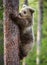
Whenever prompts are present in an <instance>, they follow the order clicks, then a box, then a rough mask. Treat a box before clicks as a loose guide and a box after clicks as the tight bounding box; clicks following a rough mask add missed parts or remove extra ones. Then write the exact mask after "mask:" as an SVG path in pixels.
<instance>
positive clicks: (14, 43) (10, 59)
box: [3, 0, 19, 65]
mask: <svg viewBox="0 0 47 65" xmlns="http://www.w3.org/2000/svg"><path fill="white" fill-rule="evenodd" d="M3 4H4V5H3V6H4V65H19V29H18V26H17V25H16V24H14V23H13V21H12V20H11V19H10V17H9V14H11V13H13V14H15V15H16V16H17V13H18V8H19V0H3Z"/></svg>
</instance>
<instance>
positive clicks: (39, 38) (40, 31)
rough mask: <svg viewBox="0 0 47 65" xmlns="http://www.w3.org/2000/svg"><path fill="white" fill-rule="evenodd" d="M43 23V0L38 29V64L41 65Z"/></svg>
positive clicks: (39, 12)
mask: <svg viewBox="0 0 47 65" xmlns="http://www.w3.org/2000/svg"><path fill="white" fill-rule="evenodd" d="M42 22H43V0H39V10H38V29H37V58H36V64H37V65H39V64H40V59H39V57H40V53H41V52H40V49H41V37H42Z"/></svg>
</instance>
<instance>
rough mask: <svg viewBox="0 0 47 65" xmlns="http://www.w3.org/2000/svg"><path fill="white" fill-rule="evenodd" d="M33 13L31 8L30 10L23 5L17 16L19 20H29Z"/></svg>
mask: <svg viewBox="0 0 47 65" xmlns="http://www.w3.org/2000/svg"><path fill="white" fill-rule="evenodd" d="M33 13H34V9H33V8H31V7H29V6H27V5H23V7H22V9H21V10H20V12H19V16H20V17H21V18H25V19H26V18H31V17H32V15H33Z"/></svg>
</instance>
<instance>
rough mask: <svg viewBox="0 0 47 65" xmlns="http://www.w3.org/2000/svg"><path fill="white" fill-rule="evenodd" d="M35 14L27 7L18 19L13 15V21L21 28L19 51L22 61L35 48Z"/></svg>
mask: <svg viewBox="0 0 47 65" xmlns="http://www.w3.org/2000/svg"><path fill="white" fill-rule="evenodd" d="M33 12H34V10H33V9H31V8H29V7H28V6H27V7H23V8H22V10H21V11H20V13H19V15H18V16H17V17H14V15H12V14H11V18H12V20H13V21H16V22H14V23H16V24H17V25H18V26H19V30H20V39H21V42H20V43H19V50H20V54H19V56H20V59H23V58H24V57H26V56H27V55H28V53H29V51H30V50H31V49H32V47H33V43H34V32H33Z"/></svg>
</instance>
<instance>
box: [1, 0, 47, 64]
mask: <svg viewBox="0 0 47 65" xmlns="http://www.w3.org/2000/svg"><path fill="white" fill-rule="evenodd" d="M19 1H20V9H21V6H22V5H23V2H24V0H19ZM43 2H44V3H43V24H42V41H41V53H40V65H47V0H43ZM28 3H29V6H31V7H33V8H34V9H35V13H34V32H35V39H36V36H37V23H38V0H28ZM3 38H4V37H3V2H2V0H0V65H4V63H3V47H4V46H3V45H4V44H3ZM36 57H37V54H36V43H35V46H34V48H33V51H32V52H30V53H29V55H28V56H27V58H26V63H27V65H31V64H32V65H36Z"/></svg>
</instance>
